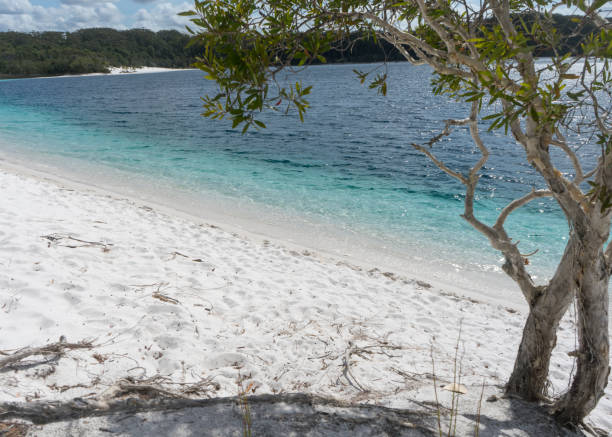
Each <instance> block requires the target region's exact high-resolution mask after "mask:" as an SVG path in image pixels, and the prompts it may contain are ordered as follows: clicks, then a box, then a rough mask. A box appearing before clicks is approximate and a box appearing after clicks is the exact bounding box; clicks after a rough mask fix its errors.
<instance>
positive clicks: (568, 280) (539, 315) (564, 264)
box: [506, 233, 580, 401]
mask: <svg viewBox="0 0 612 437" xmlns="http://www.w3.org/2000/svg"><path fill="white" fill-rule="evenodd" d="M579 247H580V242H579V239H578V236H577V235H576V234H575V233H574V234H573V235H572V236H571V237H570V241H569V242H568V244H567V246H566V248H565V252H564V254H563V258H562V259H561V262H560V263H559V267H558V268H557V272H556V273H555V276H554V277H553V279H552V280H551V281H550V283H549V284H548V285H547V286H543V287H537V288H536V293H535V294H534V295H533V298H532V299H531V301H530V302H528V303H529V316H528V317H527V322H526V323H525V327H524V328H523V337H522V340H521V344H520V346H519V350H518V353H517V356H516V360H515V362H514V369H513V371H512V375H510V378H509V380H508V383H507V384H506V392H507V393H509V394H512V395H516V396H520V397H521V398H523V399H526V400H529V401H540V400H543V399H545V398H546V385H547V381H548V369H549V365H550V357H551V355H552V351H553V349H554V348H555V346H556V344H557V328H558V327H559V323H560V322H561V319H562V318H563V315H564V314H565V313H566V311H567V309H568V307H569V306H570V304H571V302H572V298H573V296H574V284H575V282H574V280H573V276H574V275H573V272H574V269H573V266H574V265H575V259H576V255H577V252H578V248H579Z"/></svg>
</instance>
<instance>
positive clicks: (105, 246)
mask: <svg viewBox="0 0 612 437" xmlns="http://www.w3.org/2000/svg"><path fill="white" fill-rule="evenodd" d="M41 238H44V239H45V240H48V241H49V243H48V246H49V247H50V246H51V244H55V245H57V246H63V247H68V248H70V249H76V248H77V247H91V246H94V247H101V248H102V252H108V251H109V250H110V248H111V246H112V245H113V244H112V243H103V242H101V241H86V240H81V239H79V238H75V237H71V236H70V235H61V234H49V235H42V236H41ZM62 241H64V244H60V242H62ZM66 241H68V243H67V242H66ZM69 242H72V243H69Z"/></svg>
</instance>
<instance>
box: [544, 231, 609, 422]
mask: <svg viewBox="0 0 612 437" xmlns="http://www.w3.org/2000/svg"><path fill="white" fill-rule="evenodd" d="M600 246H603V243H601V244H600ZM580 264H581V267H582V269H581V273H582V275H581V277H580V278H579V281H580V288H579V290H578V292H577V296H576V298H577V299H576V300H577V317H578V339H579V348H578V351H576V353H575V354H576V355H577V370H576V375H575V377H574V380H573V382H572V385H571V387H570V389H569V391H568V392H567V393H565V395H563V396H562V397H561V398H560V399H559V400H558V401H557V403H556V404H555V407H554V414H555V417H556V418H557V420H558V421H559V422H561V423H563V424H577V423H580V422H581V421H582V420H583V419H584V418H585V417H586V416H587V415H588V414H589V413H590V412H591V411H592V410H593V409H594V408H595V406H596V405H597V402H598V401H599V399H601V397H602V396H603V395H604V390H605V388H606V386H607V384H608V376H609V374H610V342H609V338H608V302H609V301H608V283H609V279H610V266H609V265H608V262H607V261H606V257H605V256H604V253H603V248H602V247H600V248H599V250H598V251H597V253H596V255H595V256H592V252H590V253H589V251H587V254H586V255H585V256H584V257H583V258H582V259H581V260H580Z"/></svg>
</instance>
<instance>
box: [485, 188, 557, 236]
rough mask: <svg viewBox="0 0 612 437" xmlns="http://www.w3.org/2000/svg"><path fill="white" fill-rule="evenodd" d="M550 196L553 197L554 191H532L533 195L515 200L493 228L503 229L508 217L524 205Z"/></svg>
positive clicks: (505, 209)
mask: <svg viewBox="0 0 612 437" xmlns="http://www.w3.org/2000/svg"><path fill="white" fill-rule="evenodd" d="M550 196H552V191H550V190H537V191H536V190H532V191H531V193H529V194H527V195H525V196H523V197H520V198H518V199H514V200H513V201H512V202H510V203H509V204H508V205H506V207H505V208H504V209H503V210H502V212H501V214H500V215H499V217H497V221H496V222H495V225H493V227H494V228H495V229H501V228H502V227H503V226H504V222H505V221H506V219H507V218H508V216H509V215H510V214H511V213H512V212H513V211H515V210H516V209H518V208H520V207H521V206H523V205H526V204H527V203H529V202H531V201H532V200H534V199H540V198H542V197H550Z"/></svg>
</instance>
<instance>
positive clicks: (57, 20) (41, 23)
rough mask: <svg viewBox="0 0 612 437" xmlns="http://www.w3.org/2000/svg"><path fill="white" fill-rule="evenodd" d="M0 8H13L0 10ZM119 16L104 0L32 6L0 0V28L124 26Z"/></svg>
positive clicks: (59, 28)
mask: <svg viewBox="0 0 612 437" xmlns="http://www.w3.org/2000/svg"><path fill="white" fill-rule="evenodd" d="M69 1H70V0H69ZM15 3H19V4H20V5H21V9H16V8H15V7H14V4H15ZM4 9H6V10H8V11H13V12H11V13H6V12H2V11H3V10H4ZM122 20H123V16H122V14H121V12H120V11H119V9H118V8H117V6H116V5H115V4H113V3H112V2H111V1H108V0H107V1H97V2H95V4H91V5H89V4H88V5H66V4H62V5H60V6H59V7H44V6H32V5H31V4H30V3H29V1H28V0H25V1H20V0H17V1H15V0H0V31H2V30H16V31H23V32H30V31H33V30H59V31H70V30H76V29H82V28H85V27H114V28H125V26H124V25H123V22H122Z"/></svg>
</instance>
